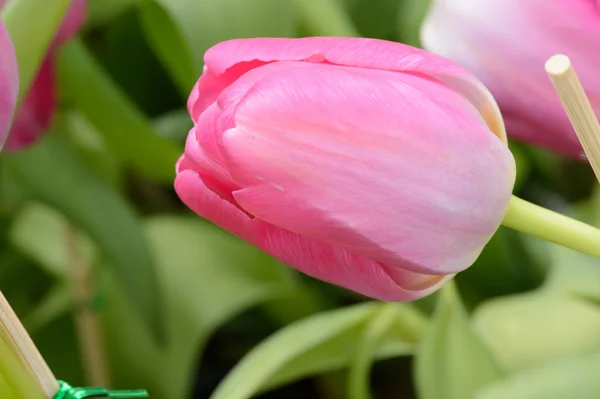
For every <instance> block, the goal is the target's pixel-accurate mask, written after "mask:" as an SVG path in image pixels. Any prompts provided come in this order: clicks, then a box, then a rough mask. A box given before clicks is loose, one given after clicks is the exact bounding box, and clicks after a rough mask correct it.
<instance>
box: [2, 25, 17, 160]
mask: <svg viewBox="0 0 600 399" xmlns="http://www.w3.org/2000/svg"><path fill="white" fill-rule="evenodd" d="M18 95H19V72H18V67H17V57H16V55H15V49H14V48H13V44H12V41H11V39H10V36H9V34H8V31H7V30H6V28H5V26H4V24H3V23H2V21H0V150H2V148H3V146H4V143H5V141H6V138H7V137H8V133H9V129H10V126H11V123H12V119H13V115H14V112H15V106H16V104H17V97H18Z"/></svg>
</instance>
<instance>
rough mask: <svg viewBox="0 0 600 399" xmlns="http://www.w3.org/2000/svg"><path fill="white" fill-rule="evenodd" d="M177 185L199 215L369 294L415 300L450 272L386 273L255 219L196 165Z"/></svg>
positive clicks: (324, 277) (182, 172)
mask: <svg viewBox="0 0 600 399" xmlns="http://www.w3.org/2000/svg"><path fill="white" fill-rule="evenodd" d="M185 164H186V160H185V159H183V160H181V161H180V162H179V165H180V167H182V166H184V165H185ZM188 165H189V164H188ZM175 189H176V191H177V193H178V194H179V196H180V197H181V199H182V201H183V202H184V203H185V204H186V205H187V206H188V207H190V209H192V210H193V211H194V212H196V213H197V214H198V215H200V216H202V217H205V218H207V219H209V220H211V221H212V222H214V223H215V224H217V225H218V226H220V227H222V228H224V229H226V230H228V231H230V232H232V233H234V234H236V235H237V236H238V237H241V238H243V239H244V240H246V241H249V242H250V243H252V244H254V245H255V246H257V247H258V248H260V249H262V250H263V251H265V252H267V253H269V254H271V255H273V256H275V257H276V258H278V259H280V260H282V261H283V262H285V263H287V264H289V265H290V266H293V267H295V268H297V269H298V270H300V271H302V272H304V273H306V274H308V275H310V276H312V277H315V278H318V279H321V280H324V281H328V282H330V283H333V284H337V285H340V286H342V287H346V288H348V289H351V290H354V291H356V292H359V293H362V294H363V295H366V296H369V297H371V298H376V299H380V300H386V301H408V300H414V299H418V298H420V297H423V296H425V295H428V294H430V293H431V292H433V291H435V290H436V289H438V288H439V287H440V286H441V285H442V284H443V283H444V282H445V281H447V280H448V279H449V278H451V276H423V275H419V274H415V273H411V272H408V271H402V270H398V269H394V270H393V274H388V273H387V272H386V268H385V267H382V265H381V264H379V263H377V262H375V261H372V260H369V259H367V258H362V257H360V256H357V255H354V254H351V253H349V252H347V251H345V250H343V249H339V248H335V247H334V246H332V245H330V244H327V243H323V242H320V241H318V240H316V239H313V238H309V237H304V236H301V235H298V234H294V233H292V232H290V231H286V230H284V229H281V228H278V227H275V226H272V225H270V224H268V223H265V222H263V221H261V220H258V219H251V218H249V217H248V216H247V215H245V214H244V213H243V212H242V211H240V210H239V209H237V208H236V207H235V206H233V205H231V204H230V203H229V202H227V201H224V200H222V199H221V198H219V197H218V196H217V195H216V194H215V193H213V192H212V191H211V190H210V189H209V188H207V186H206V185H205V184H204V182H203V180H202V179H201V178H200V176H199V175H198V174H197V173H196V172H195V171H193V170H185V169H182V170H180V171H179V173H178V175H177V178H176V180H175Z"/></svg>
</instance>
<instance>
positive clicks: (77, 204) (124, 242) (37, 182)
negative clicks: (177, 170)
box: [6, 134, 165, 339]
mask: <svg viewBox="0 0 600 399" xmlns="http://www.w3.org/2000/svg"><path fill="white" fill-rule="evenodd" d="M6 166H7V167H8V168H10V170H11V172H12V173H14V174H15V175H16V176H18V177H19V180H20V182H21V183H22V184H23V185H24V186H25V187H26V188H27V190H28V191H29V192H30V194H31V195H32V196H33V197H34V198H36V199H37V200H39V201H41V202H44V203H46V204H48V205H50V206H52V207H54V208H56V209H58V210H60V211H61V212H62V213H63V214H64V215H65V216H67V217H68V219H69V220H70V221H71V222H72V223H74V224H75V225H76V226H77V227H79V228H80V229H81V230H83V231H84V232H85V233H87V234H88V235H89V237H90V238H91V239H93V240H94V241H95V242H96V243H97V244H98V246H99V248H100V249H101V250H102V252H103V253H104V254H105V255H106V256H107V258H108V259H110V260H112V262H113V264H114V266H115V272H116V274H117V275H118V276H119V279H120V281H121V282H122V284H123V286H124V287H125V288H126V290H127V292H128V294H129V295H130V296H131V298H132V299H133V301H134V302H135V303H136V305H137V306H138V308H139V309H140V311H141V313H142V315H143V317H144V319H145V321H146V323H147V326H149V327H150V328H151V330H152V331H153V333H154V334H155V336H156V337H157V338H159V339H164V338H165V337H164V325H163V317H164V315H163V312H162V307H161V299H160V298H161V295H160V292H159V289H158V281H157V275H156V270H155V266H154V262H153V259H152V257H151V255H150V252H149V250H148V247H147V244H146V241H145V238H144V236H143V233H142V230H141V227H140V226H139V222H138V220H137V217H136V215H135V212H134V211H133V209H132V208H131V206H130V205H129V204H128V203H127V201H125V200H124V199H123V198H121V197H120V196H119V194H118V193H117V192H115V191H114V190H113V189H112V188H111V187H110V186H108V185H107V184H106V183H104V182H102V181H101V180H100V179H98V178H97V177H96V176H95V175H93V174H91V173H89V172H88V171H87V170H86V169H85V167H84V165H83V164H82V163H81V162H79V160H78V159H77V157H76V156H75V155H74V154H73V153H71V152H70V151H68V149H67V147H66V146H65V145H61V142H60V139H59V137H58V135H53V134H49V135H48V136H46V137H45V138H44V140H42V141H41V142H40V143H39V144H38V145H36V146H34V147H33V148H32V149H30V150H27V151H23V152H20V153H19V154H17V155H14V156H11V157H7V158H6Z"/></svg>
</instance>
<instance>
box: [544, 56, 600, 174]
mask: <svg viewBox="0 0 600 399" xmlns="http://www.w3.org/2000/svg"><path fill="white" fill-rule="evenodd" d="M546 73H547V74H548V76H549V77H550V80H551V81H552V84H553V85H554V90H556V93H557V94H558V97H559V98H560V102H561V103H562V105H563V108H564V109H565V111H566V112H567V115H568V116H569V120H570V121H571V124H572V125H573V128H574V129H575V132H576V133H577V137H578V138H579V141H581V145H582V146H583V150H584V151H585V155H586V156H587V158H588V160H589V162H590V165H591V166H592V169H593V170H594V173H595V174H596V178H598V181H600V123H598V118H597V117H596V115H595V114H594V109H593V108H592V104H590V100H589V99H588V97H587V95H586V94H585V91H584V90H583V87H582V86H581V82H580V81H579V78H578V77H577V74H576V73H575V69H574V68H573V65H572V64H571V60H570V59H569V57H567V56H566V55H563V54H557V55H555V56H553V57H551V58H550V59H549V60H548V61H546Z"/></svg>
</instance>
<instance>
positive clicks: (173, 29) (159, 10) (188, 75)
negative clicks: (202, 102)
mask: <svg viewBox="0 0 600 399" xmlns="http://www.w3.org/2000/svg"><path fill="white" fill-rule="evenodd" d="M198 3H200V2H198ZM139 15H140V22H141V24H142V27H143V28H144V31H145V33H146V37H147V38H148V42H149V43H150V44H151V46H152V47H153V48H154V50H155V52H156V53H157V55H158V57H159V59H160V60H161V61H162V63H163V64H164V66H165V69H167V70H168V71H169V72H170V73H171V76H172V77H173V80H174V81H175V83H176V84H177V87H178V88H179V89H180V91H181V93H182V95H183V96H187V95H189V93H190V91H191V89H192V87H193V86H194V83H195V82H196V80H197V79H198V76H199V70H198V64H199V61H198V60H196V59H195V58H194V54H193V53H192V51H191V47H190V46H189V43H188V40H187V39H186V37H185V36H184V33H183V32H182V30H181V29H179V27H178V26H177V23H176V21H175V20H174V19H173V18H172V17H171V14H169V12H168V11H167V9H166V8H165V7H164V6H163V5H162V4H161V3H160V2H159V0H148V1H145V2H144V3H143V4H142V6H141V7H140V14H139Z"/></svg>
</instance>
